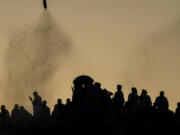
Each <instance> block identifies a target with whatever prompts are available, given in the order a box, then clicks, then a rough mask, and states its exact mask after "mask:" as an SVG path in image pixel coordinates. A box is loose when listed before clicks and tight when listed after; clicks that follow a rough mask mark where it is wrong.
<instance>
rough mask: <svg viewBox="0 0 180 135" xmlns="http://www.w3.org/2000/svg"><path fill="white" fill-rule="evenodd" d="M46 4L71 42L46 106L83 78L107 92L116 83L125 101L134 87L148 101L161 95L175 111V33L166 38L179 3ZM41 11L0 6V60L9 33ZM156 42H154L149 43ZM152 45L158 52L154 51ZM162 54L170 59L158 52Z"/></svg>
mask: <svg viewBox="0 0 180 135" xmlns="http://www.w3.org/2000/svg"><path fill="white" fill-rule="evenodd" d="M47 3H48V10H49V12H50V13H51V15H52V16H53V17H54V19H55V20H56V23H57V24H58V25H59V27H61V28H62V29H63V32H64V33H66V34H67V35H68V36H69V39H70V40H71V42H72V50H71V51H70V53H69V54H68V55H67V56H65V58H64V60H63V61H62V64H61V66H60V67H59V71H58V72H57V73H56V74H55V75H54V78H53V79H52V82H51V85H49V88H52V89H55V90H54V91H53V92H54V96H53V100H52V102H51V103H50V105H51V104H54V103H55V102H56V99H57V98H58V97H62V98H63V99H64V98H66V97H71V86H72V81H73V79H74V78H75V77H76V76H78V75H81V74H88V75H90V76H92V77H93V78H94V80H95V81H98V82H101V83H102V87H103V88H107V89H109V90H111V91H113V92H114V91H115V89H116V85H117V84H118V83H120V84H122V85H123V86H124V89H123V90H124V92H125V95H126V97H127V95H128V93H129V92H130V88H131V87H132V86H137V88H138V92H139V94H140V92H141V89H142V88H145V89H147V90H148V91H149V94H150V95H151V96H152V98H153V99H154V98H155V97H156V96H158V94H159V91H160V90H162V89H163V90H165V92H166V95H167V97H168V99H169V101H170V106H171V108H175V106H176V102H177V101H180V86H178V85H179V83H180V82H179V80H180V77H179V75H180V71H179V65H180V62H178V61H179V59H180V54H179V55H178V52H179V50H180V48H179V47H177V46H176V44H179V43H180V40H178V39H176V38H173V36H174V35H177V36H180V33H178V32H179V31H178V32H177V33H175V34H174V33H173V34H171V35H169V36H168V34H167V33H169V31H171V28H172V29H176V27H178V25H176V24H177V23H176V22H177V21H178V19H179V18H180V10H179V6H180V1H179V0H47ZM43 10H44V9H43V5H42V0H0V45H1V48H2V49H1V55H0V57H1V58H2V59H3V50H5V48H6V45H7V43H8V35H9V34H10V33H11V32H12V31H13V30H15V29H18V28H23V29H24V28H26V26H29V25H34V24H36V23H37V22H38V20H39V17H40V16H41V14H42V12H43ZM173 25H176V26H175V28H174V27H173ZM179 28H180V25H179ZM169 29H170V30H169ZM177 29H178V28H177ZM164 31H167V33H166V35H165V36H164V35H163V34H164V33H163V34H162V32H164ZM161 35H162V36H161ZM156 37H157V38H158V40H157V41H156V40H155V41H152V39H154V38H155V39H156ZM167 38H169V40H168V43H167ZM166 43H167V44H166ZM156 44H158V45H159V44H162V46H161V45H160V46H158V50H156ZM173 44H175V46H173V47H171V45H173ZM163 45H164V46H163ZM164 48H165V49H166V48H167V50H170V53H168V51H163V52H161V50H162V49H164ZM144 49H145V50H146V51H147V52H146V51H144ZM152 51H153V52H152ZM174 51H175V54H174V53H173V52H174ZM157 52H158V53H157ZM146 53H148V54H146ZM159 54H162V55H159ZM168 55H170V56H168ZM1 58H0V59H1ZM148 60H150V62H148ZM154 61H155V62H154ZM172 61H173V62H172ZM171 65H172V66H171ZM2 72H3V69H2ZM1 79H2V80H3V78H1ZM1 95H2V94H1ZM46 98H47V99H48V97H46Z"/></svg>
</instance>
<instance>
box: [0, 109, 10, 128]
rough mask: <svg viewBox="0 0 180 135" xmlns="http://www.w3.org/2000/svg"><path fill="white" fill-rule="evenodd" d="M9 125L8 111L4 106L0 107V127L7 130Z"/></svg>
mask: <svg viewBox="0 0 180 135" xmlns="http://www.w3.org/2000/svg"><path fill="white" fill-rule="evenodd" d="M9 125H10V115H9V112H8V110H6V107H5V106H4V105H2V106H1V113H0V126H1V127H2V128H5V129H7V128H9Z"/></svg>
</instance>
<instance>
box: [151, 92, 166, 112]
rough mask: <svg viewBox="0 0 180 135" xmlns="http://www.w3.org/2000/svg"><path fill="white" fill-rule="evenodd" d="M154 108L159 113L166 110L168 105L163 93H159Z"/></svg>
mask: <svg viewBox="0 0 180 135" xmlns="http://www.w3.org/2000/svg"><path fill="white" fill-rule="evenodd" d="M154 107H155V108H156V109H157V110H159V111H166V110H168V107H169V103H168V100H167V98H166V97H165V96H164V91H161V92H160V96H159V97H157V98H156V100H155V102H154Z"/></svg>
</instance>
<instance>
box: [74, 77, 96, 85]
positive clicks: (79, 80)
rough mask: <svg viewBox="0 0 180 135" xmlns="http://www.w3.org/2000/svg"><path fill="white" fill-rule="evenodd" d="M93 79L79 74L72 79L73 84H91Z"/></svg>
mask: <svg viewBox="0 0 180 135" xmlns="http://www.w3.org/2000/svg"><path fill="white" fill-rule="evenodd" d="M93 82H94V80H93V79H92V78H91V77H90V76H86V75H81V76H78V77H77V78H75V79H74V81H73V83H74V85H82V84H92V83H93Z"/></svg>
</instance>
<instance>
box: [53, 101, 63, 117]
mask: <svg viewBox="0 0 180 135" xmlns="http://www.w3.org/2000/svg"><path fill="white" fill-rule="evenodd" d="M63 114H64V105H63V104H62V100H61V99H58V100H57V104H56V105H55V106H54V110H53V112H52V117H53V118H54V119H56V120H60V119H61V118H62V117H63Z"/></svg>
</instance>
